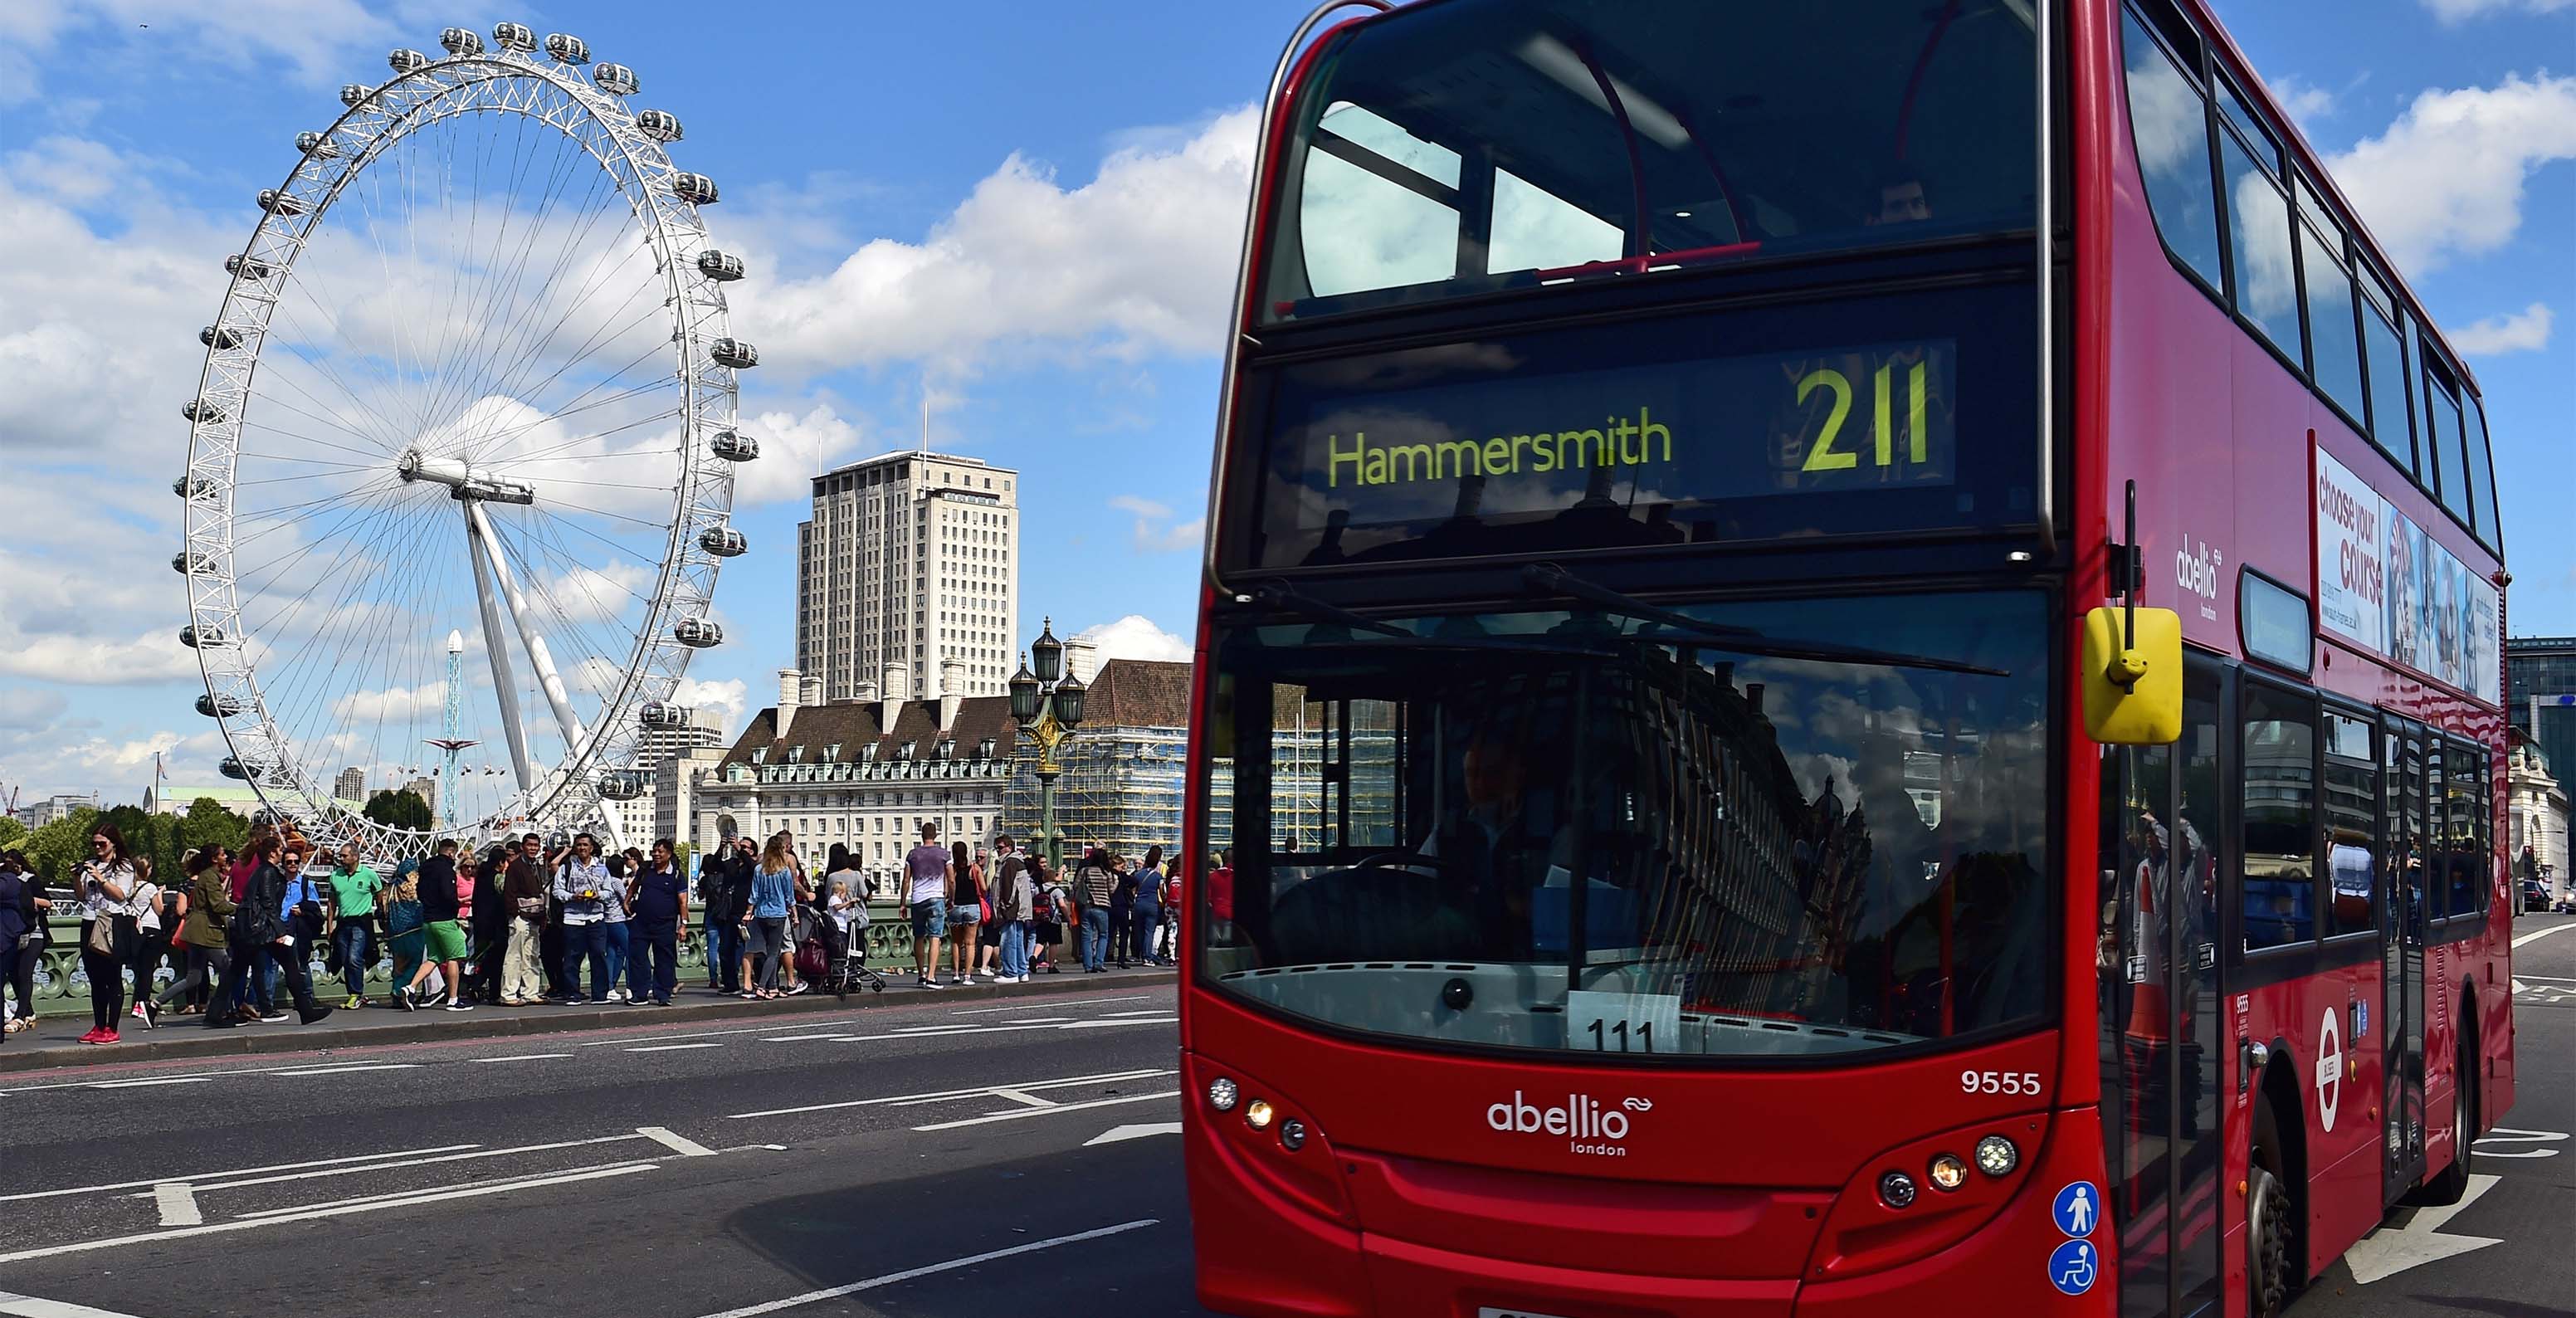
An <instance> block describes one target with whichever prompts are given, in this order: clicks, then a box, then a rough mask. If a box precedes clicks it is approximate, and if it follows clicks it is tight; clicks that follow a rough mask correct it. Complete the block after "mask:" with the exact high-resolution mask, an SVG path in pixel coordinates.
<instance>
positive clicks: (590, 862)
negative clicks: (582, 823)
mask: <svg viewBox="0 0 2576 1318" xmlns="http://www.w3.org/2000/svg"><path fill="white" fill-rule="evenodd" d="M547 863H548V864H549V865H551V866H552V867H553V869H554V899H555V900H556V901H557V902H560V903H562V904H563V942H564V951H563V996H562V998H561V999H559V1000H560V1001H561V1002H563V1003H564V1005H566V1006H579V1005H580V1004H582V1003H585V1002H588V1001H590V1000H591V999H593V998H596V999H598V1000H600V1001H602V1002H605V1001H607V1000H608V980H609V972H608V903H607V893H608V891H609V889H610V888H611V886H612V885H611V884H610V882H609V879H608V865H607V863H606V862H604V861H602V860H601V859H600V857H599V839H598V838H595V837H592V836H591V835H590V834H588V833H576V834H574V835H573V839H572V845H571V846H570V847H567V848H565V849H564V850H563V851H561V852H558V853H557V854H555V855H554V856H551V857H549V858H548V860H547ZM585 964H586V965H588V966H589V968H590V992H589V993H588V994H587V995H584V994H583V993H582V991H581V972H582V967H583V966H584V965H585Z"/></svg>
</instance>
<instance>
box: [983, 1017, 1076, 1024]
mask: <svg viewBox="0 0 2576 1318" xmlns="http://www.w3.org/2000/svg"><path fill="white" fill-rule="evenodd" d="M1072 1019H1074V1018H1073V1017H1071V1016H1030V1017H1026V1018H1023V1019H1019V1020H1007V1021H995V1022H994V1024H996V1025H1062V1024H1064V1023H1065V1022H1066V1021H1069V1020H1072Z"/></svg>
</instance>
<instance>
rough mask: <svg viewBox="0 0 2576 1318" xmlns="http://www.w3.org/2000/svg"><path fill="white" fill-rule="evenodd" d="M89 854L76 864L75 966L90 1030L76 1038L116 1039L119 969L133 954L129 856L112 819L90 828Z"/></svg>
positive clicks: (120, 1009)
mask: <svg viewBox="0 0 2576 1318" xmlns="http://www.w3.org/2000/svg"><path fill="white" fill-rule="evenodd" d="M89 846H90V858H89V859H88V860H87V861H86V862H83V864H82V865H81V872H80V879H79V887H80V902H81V970H82V971H83V972H84V973H86V974H87V975H88V976H89V1014H90V1031H89V1033H87V1034H84V1035H82V1036H81V1040H80V1041H81V1042H82V1043H114V1042H116V1041H117V1036H116V1020H117V1017H118V1016H120V1015H122V1014H124V1011H125V969H126V966H127V965H129V964H131V963H132V961H133V959H134V934H135V919H134V910H133V907H132V906H131V905H130V904H129V901H130V898H131V897H132V895H133V891H134V885H135V873H134V861H133V859H132V857H130V856H129V855H128V854H127V853H126V850H125V837H124V835H123V834H121V833H119V832H117V831H116V827H115V825H113V824H101V825H99V826H98V827H97V828H94V829H92V830H90V839H89Z"/></svg>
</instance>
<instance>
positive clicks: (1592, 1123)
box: [1485, 1089, 1655, 1158]
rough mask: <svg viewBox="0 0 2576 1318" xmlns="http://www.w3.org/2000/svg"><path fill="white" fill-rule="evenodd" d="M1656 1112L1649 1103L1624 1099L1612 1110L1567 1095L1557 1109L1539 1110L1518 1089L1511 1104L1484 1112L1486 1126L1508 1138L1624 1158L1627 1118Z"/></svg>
mask: <svg viewBox="0 0 2576 1318" xmlns="http://www.w3.org/2000/svg"><path fill="white" fill-rule="evenodd" d="M1623 1109H1624V1110H1623ZM1654 1109H1655V1105H1654V1103H1653V1101H1652V1100H1649V1099H1643V1098H1627V1099H1621V1100H1620V1102H1619V1106H1618V1107H1612V1106H1610V1105H1609V1104H1607V1103H1604V1102H1602V1101H1601V1100H1600V1099H1597V1098H1594V1097H1592V1096H1591V1095H1590V1094H1568V1095H1566V1096H1565V1098H1564V1100H1563V1101H1561V1102H1559V1103H1558V1104H1557V1105H1556V1106H1554V1107H1540V1106H1538V1105H1537V1104H1535V1103H1532V1102H1530V1101H1529V1099H1528V1098H1526V1097H1524V1096H1523V1095H1522V1093H1521V1091H1519V1090H1517V1089H1515V1090H1513V1091H1512V1097H1511V1101H1510V1102H1507V1103H1496V1104H1494V1105H1493V1106H1492V1107H1489V1108H1486V1109H1485V1124H1486V1125H1488V1126H1491V1127H1493V1128H1494V1129H1496V1130H1499V1131H1501V1132H1503V1133H1504V1134H1506V1135H1555V1136H1560V1137H1563V1138H1564V1140H1565V1142H1566V1143H1565V1147H1566V1151H1567V1152H1569V1153H1588V1154H1591V1155H1593V1156H1595V1157H1602V1158H1625V1157H1627V1156H1628V1150H1627V1149H1626V1148H1624V1147H1622V1146H1621V1145H1620V1143H1619V1142H1620V1141H1621V1140H1624V1139H1626V1138H1628V1129H1629V1125H1628V1114H1629V1113H1630V1112H1638V1113H1644V1112H1652V1111H1654Z"/></svg>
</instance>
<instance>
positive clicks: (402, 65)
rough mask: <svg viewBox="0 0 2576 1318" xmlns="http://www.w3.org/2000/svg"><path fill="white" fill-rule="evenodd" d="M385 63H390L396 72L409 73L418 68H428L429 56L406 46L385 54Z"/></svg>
mask: <svg viewBox="0 0 2576 1318" xmlns="http://www.w3.org/2000/svg"><path fill="white" fill-rule="evenodd" d="M385 63H387V64H389V65H391V66H392V67H393V71H394V72H395V73H396V74H404V73H411V72H415V71H417V70H420V69H425V68H428V67H429V56H427V55H423V54H421V53H420V52H419V51H417V50H411V49H408V48H406V49H402V50H397V51H394V52H393V53H391V54H389V55H387V56H385Z"/></svg>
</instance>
